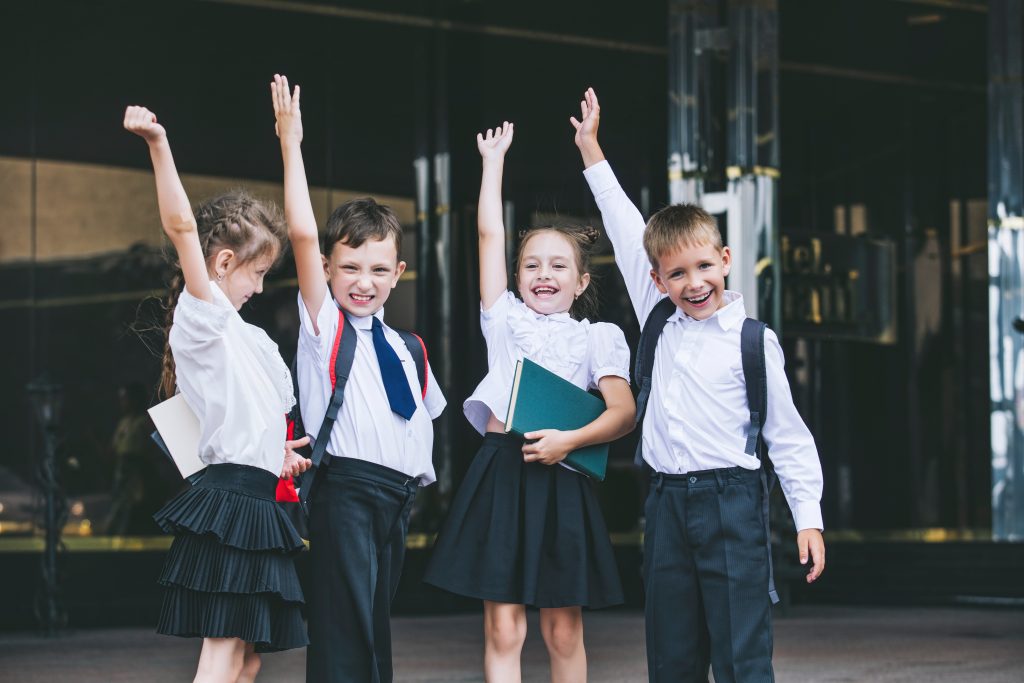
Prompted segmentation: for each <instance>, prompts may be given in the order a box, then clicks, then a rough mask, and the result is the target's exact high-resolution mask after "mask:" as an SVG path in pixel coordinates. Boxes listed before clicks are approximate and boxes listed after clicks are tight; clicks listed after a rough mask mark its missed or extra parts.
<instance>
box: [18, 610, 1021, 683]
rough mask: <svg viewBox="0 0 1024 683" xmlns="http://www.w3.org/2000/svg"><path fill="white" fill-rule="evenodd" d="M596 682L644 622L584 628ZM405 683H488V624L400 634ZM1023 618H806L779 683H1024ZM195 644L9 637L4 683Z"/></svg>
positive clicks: (532, 677)
mask: <svg viewBox="0 0 1024 683" xmlns="http://www.w3.org/2000/svg"><path fill="white" fill-rule="evenodd" d="M586 629H587V631H586V640H587V649H588V653H589V660H590V680H591V681H594V682H597V681H609V682H611V681H615V682H626V681H645V680H646V666H645V663H644V649H643V615H642V614H640V613H637V612H597V613H593V614H588V615H587V616H586ZM394 631H395V649H396V651H397V653H398V655H397V658H396V662H395V669H396V677H395V678H396V681H399V682H403V681H411V682H414V683H426V682H428V681H429V682H439V683H440V682H455V681H481V680H483V679H482V676H481V674H480V667H481V654H480V652H481V634H480V617H479V615H454V616H441V617H403V618H397V619H395V622H394ZM1022 652H1024V610H1020V609H1015V610H1014V609H978V608H941V609H940V608H832V607H804V608H797V609H794V610H791V612H790V613H789V614H788V615H787V616H785V617H781V618H778V619H776V621H775V671H776V678H777V679H778V680H779V681H780V682H787V683H788V682H793V683H802V682H810V681H815V682H817V681H828V682H860V681H864V682H872V683H874V682H890V681H891V682H896V681H900V682H903V681H927V682H929V683H931V682H937V683H945V682H949V683H953V682H956V683H972V682H974V681H992V682H1002V681H1006V682H1007V683H1009V682H1013V683H1019V681H1024V656H1022V654H1021V653H1022ZM197 653H198V644H197V641H189V640H180V639H176V638H167V637H162V636H157V635H154V634H152V633H150V632H148V631H146V630H143V629H105V630H90V631H80V632H77V633H72V634H68V635H65V636H63V637H60V638H57V639H52V640H47V639H43V638H40V637H38V636H36V635H34V634H29V633H0V682H3V683H6V682H8V681H10V682H12V683H13V682H15V681H17V682H18V683H37V682H38V683H44V682H45V683H53V682H59V681H74V682H76V683H100V682H103V683H119V682H122V681H146V682H148V683H165V682H166V683H171V682H172V681H173V682H183V681H184V682H187V681H190V680H191V679H192V674H193V673H194V671H193V667H194V665H195V661H196V656H197ZM263 661H264V667H263V672H262V673H261V675H260V678H259V680H261V681H264V682H266V683H269V682H271V681H280V682H283V683H290V682H292V681H295V682H301V681H303V680H304V676H303V666H304V653H303V651H301V650H300V651H292V652H288V653H280V654H274V655H268V656H266V657H265V658H264V660H263ZM523 678H524V680H525V681H546V680H548V671H547V666H546V657H545V653H544V645H543V642H542V641H541V640H540V638H539V636H538V633H537V622H536V614H531V624H530V636H529V641H528V642H527V645H526V649H525V652H524V655H523Z"/></svg>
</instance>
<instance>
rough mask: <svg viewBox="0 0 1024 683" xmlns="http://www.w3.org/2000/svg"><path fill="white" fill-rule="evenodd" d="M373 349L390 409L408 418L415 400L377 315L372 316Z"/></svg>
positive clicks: (413, 410)
mask: <svg viewBox="0 0 1024 683" xmlns="http://www.w3.org/2000/svg"><path fill="white" fill-rule="evenodd" d="M373 350H374V351H375V352H376V353H377V363H379V364H380V378H381V379H382V380H384V391H386V392H387V394H388V403H390V404H391V410H392V411H393V412H395V413H397V414H398V415H401V416H402V417H404V418H405V419H406V420H408V419H409V418H410V417H412V414H413V413H415V412H416V401H414V400H413V398H412V392H411V391H409V379H408V378H407V377H406V376H405V370H404V369H402V361H401V360H399V359H398V354H397V353H395V350H394V349H393V348H391V344H389V343H388V340H387V337H385V336H384V327H383V326H382V325H381V324H380V319H378V318H377V317H374V318H373Z"/></svg>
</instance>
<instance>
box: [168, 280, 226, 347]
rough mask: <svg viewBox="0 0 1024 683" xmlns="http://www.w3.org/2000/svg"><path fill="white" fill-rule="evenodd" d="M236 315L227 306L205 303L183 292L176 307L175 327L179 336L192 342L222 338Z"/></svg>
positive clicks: (185, 291) (210, 302)
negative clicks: (229, 322) (229, 319)
mask: <svg viewBox="0 0 1024 683" xmlns="http://www.w3.org/2000/svg"><path fill="white" fill-rule="evenodd" d="M232 313H234V311H233V310H231V309H230V308H228V307H227V306H221V305H219V304H217V303H216V302H213V301H204V300H202V299H198V298H196V297H194V296H192V295H191V294H189V293H188V290H182V292H181V295H180V296H179V297H178V304H177V305H176V306H175V307H174V326H175V327H176V328H178V334H179V335H183V336H184V337H185V338H187V339H189V340H192V341H196V342H198V341H202V340H206V339H212V338H214V337H220V336H221V335H223V334H224V330H225V328H226V327H227V324H228V318H229V317H231V314H232Z"/></svg>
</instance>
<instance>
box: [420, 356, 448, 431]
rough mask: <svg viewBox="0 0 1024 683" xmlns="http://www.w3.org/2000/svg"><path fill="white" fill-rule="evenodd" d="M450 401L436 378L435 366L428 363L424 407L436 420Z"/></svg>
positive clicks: (432, 418)
mask: <svg viewBox="0 0 1024 683" xmlns="http://www.w3.org/2000/svg"><path fill="white" fill-rule="evenodd" d="M446 405H448V402H447V401H446V400H445V398H444V392H443V391H441V387H440V385H438V383H437V380H436V379H435V378H434V368H432V367H430V365H429V363H428V364H427V395H426V396H424V397H423V407H424V408H426V409H427V414H428V415H430V419H431V420H436V419H437V418H438V417H440V415H441V413H442V412H444V409H445V406H446Z"/></svg>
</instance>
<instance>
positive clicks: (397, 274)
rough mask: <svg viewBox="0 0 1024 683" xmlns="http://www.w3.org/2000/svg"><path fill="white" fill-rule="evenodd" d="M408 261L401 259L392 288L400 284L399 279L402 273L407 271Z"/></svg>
mask: <svg viewBox="0 0 1024 683" xmlns="http://www.w3.org/2000/svg"><path fill="white" fill-rule="evenodd" d="M405 268H406V263H405V261H399V262H398V266H397V267H396V268H395V280H394V282H392V283H391V289H394V288H395V287H397V286H398V281H399V280H400V279H402V273H404V272H405Z"/></svg>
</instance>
